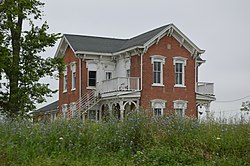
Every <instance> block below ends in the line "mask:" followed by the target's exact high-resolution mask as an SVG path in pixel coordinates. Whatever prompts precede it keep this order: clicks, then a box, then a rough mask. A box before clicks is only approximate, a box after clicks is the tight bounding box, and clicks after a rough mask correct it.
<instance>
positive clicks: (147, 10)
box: [43, 0, 250, 114]
mask: <svg viewBox="0 0 250 166" xmlns="http://www.w3.org/2000/svg"><path fill="white" fill-rule="evenodd" d="M43 2H45V7H44V8H43V10H44V14H45V16H44V20H47V21H48V24H49V26H50V30H49V32H50V33H52V32H53V33H54V32H60V33H73V34H83V35H95V36H105V37H116V38H130V37H133V36H135V35H138V34H141V33H143V32H146V31H148V30H151V29H154V28H157V27H159V26H162V25H165V24H169V23H174V24H175V25H176V26H177V27H178V28H179V29H180V30H181V31H182V32H183V33H184V34H185V35H187V36H188V37H189V38H190V39H191V40H192V41H193V42H194V43H195V44H196V45H197V46H198V47H200V48H201V49H205V50H206V52H205V54H203V55H202V57H203V59H205V60H206V61H207V62H206V63H205V64H203V65H202V66H201V67H200V75H199V81H207V82H214V83H215V94H216V98H217V100H218V101H222V100H223V101H225V100H226V101H227V100H234V99H238V98H242V97H244V96H248V95H250V87H249V85H250V84H249V83H250V55H249V54H250V19H249V16H250V1H249V0H219V1H218V0H171V1H170V0H126V1H125V0H123V1H121V0H105V1H101V0H70V1H66V0H64V1H62V0H43ZM56 47H57V46H56ZM56 47H54V48H52V49H48V51H47V52H46V53H45V55H44V56H54V53H55V50H56ZM50 82H51V87H53V88H57V87H58V82H57V81H50ZM57 98H58V95H55V97H53V98H52V99H48V102H52V101H53V100H55V99H57ZM245 100H250V97H248V98H246V99H244V100H241V101H238V102H227V103H220V102H215V103H214V104H213V105H212V110H213V111H216V112H222V113H224V114H232V113H234V114H235V112H236V110H237V109H239V108H240V106H241V102H242V101H245ZM238 112H239V111H238Z"/></svg>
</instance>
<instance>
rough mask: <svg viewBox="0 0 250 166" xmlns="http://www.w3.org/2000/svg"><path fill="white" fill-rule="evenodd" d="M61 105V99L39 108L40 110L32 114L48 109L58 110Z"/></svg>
mask: <svg viewBox="0 0 250 166" xmlns="http://www.w3.org/2000/svg"><path fill="white" fill-rule="evenodd" d="M58 106H59V101H58V100H57V101H55V102H53V103H50V104H48V105H46V106H44V107H42V108H39V109H38V110H36V111H33V112H32V114H36V113H39V112H48V111H52V110H56V109H57V108H58Z"/></svg>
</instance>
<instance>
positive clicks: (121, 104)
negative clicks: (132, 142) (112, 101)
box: [119, 101, 125, 121]
mask: <svg viewBox="0 0 250 166" xmlns="http://www.w3.org/2000/svg"><path fill="white" fill-rule="evenodd" d="M119 106H120V117H121V121H123V119H124V110H125V109H124V105H123V101H120V102H119Z"/></svg>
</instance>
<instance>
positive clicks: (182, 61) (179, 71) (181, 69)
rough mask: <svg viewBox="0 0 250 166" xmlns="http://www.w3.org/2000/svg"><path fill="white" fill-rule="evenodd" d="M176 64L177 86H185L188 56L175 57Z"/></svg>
mask: <svg viewBox="0 0 250 166" xmlns="http://www.w3.org/2000/svg"><path fill="white" fill-rule="evenodd" d="M173 62H174V66H175V87H185V66H186V64H187V58H183V57H174V58H173Z"/></svg>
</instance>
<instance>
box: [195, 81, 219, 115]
mask: <svg viewBox="0 0 250 166" xmlns="http://www.w3.org/2000/svg"><path fill="white" fill-rule="evenodd" d="M215 100H216V98H215V95H214V83H208V82H199V83H198V84H197V91H196V107H197V114H198V113H200V114H203V112H201V111H199V110H200V109H201V108H205V113H206V119H207V120H208V119H209V117H210V104H211V102H212V101H215ZM197 117H198V115H197Z"/></svg>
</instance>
